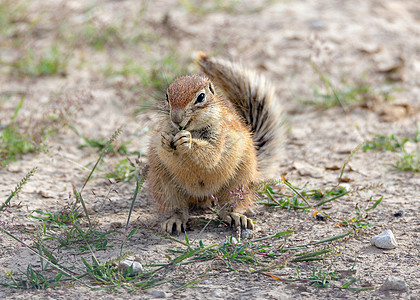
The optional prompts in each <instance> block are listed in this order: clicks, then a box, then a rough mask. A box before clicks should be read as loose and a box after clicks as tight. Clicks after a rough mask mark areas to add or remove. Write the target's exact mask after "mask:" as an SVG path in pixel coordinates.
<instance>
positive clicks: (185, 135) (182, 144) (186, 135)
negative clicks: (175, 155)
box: [173, 130, 191, 151]
mask: <svg viewBox="0 0 420 300" xmlns="http://www.w3.org/2000/svg"><path fill="white" fill-rule="evenodd" d="M173 144H174V146H175V149H177V150H180V151H186V150H190V149H191V133H190V132H189V131H187V130H181V131H180V132H178V133H177V134H176V135H175V136H174V139H173Z"/></svg>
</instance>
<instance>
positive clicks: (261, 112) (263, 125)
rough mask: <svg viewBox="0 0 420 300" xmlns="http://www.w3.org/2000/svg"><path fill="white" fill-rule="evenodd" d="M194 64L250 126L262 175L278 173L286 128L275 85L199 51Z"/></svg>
mask: <svg viewBox="0 0 420 300" xmlns="http://www.w3.org/2000/svg"><path fill="white" fill-rule="evenodd" d="M197 63H198V65H199V66H200V68H201V70H202V71H203V72H204V73H205V74H206V75H207V76H208V77H209V78H210V79H211V80H212V81H213V83H214V84H215V85H216V86H217V87H218V88H220V89H221V90H222V92H223V94H224V96H225V97H226V98H227V99H228V100H229V101H230V102H231V103H232V104H233V106H234V107H235V108H236V110H237V111H238V112H239V113H240V115H241V116H242V117H243V118H244V119H245V120H246V122H247V123H248V125H250V126H251V129H252V132H253V138H254V143H255V147H256V148H257V150H258V152H257V156H258V170H259V172H260V173H261V174H262V175H263V176H264V178H271V177H273V176H276V175H278V174H277V173H278V162H279V160H280V156H281V152H282V144H283V141H284V132H285V130H284V115H283V109H282V106H281V104H280V103H279V101H277V99H276V98H275V91H274V87H273V86H272V85H271V84H270V82H268V81H267V80H266V79H265V78H264V77H263V76H261V75H259V74H257V73H256V72H254V71H251V70H248V69H246V68H245V67H243V66H242V65H240V64H236V63H232V62H230V61H227V60H223V59H216V58H211V57H208V56H207V55H206V54H204V53H202V52H199V53H198V57H197Z"/></svg>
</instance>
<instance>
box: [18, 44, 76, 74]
mask: <svg viewBox="0 0 420 300" xmlns="http://www.w3.org/2000/svg"><path fill="white" fill-rule="evenodd" d="M67 63H68V57H67V56H66V55H65V54H64V53H62V52H61V51H60V50H59V48H58V46H52V47H51V48H49V49H48V50H47V51H46V52H45V53H43V54H41V55H37V54H36V53H35V52H34V51H33V50H32V49H29V50H28V51H27V53H26V54H25V55H23V56H22V57H20V58H19V60H17V61H16V62H15V63H14V67H15V69H16V71H17V73H18V74H19V75H24V76H31V77H36V76H43V75H65V74H66V68H67Z"/></svg>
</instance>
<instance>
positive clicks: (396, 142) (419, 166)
mask: <svg viewBox="0 0 420 300" xmlns="http://www.w3.org/2000/svg"><path fill="white" fill-rule="evenodd" d="M408 142H411V143H419V142H420V122H419V123H417V130H416V132H415V134H414V137H397V136H396V135H394V134H391V135H383V134H377V135H376V137H375V138H374V139H372V140H370V141H367V142H366V143H365V145H364V146H363V149H364V150H377V151H393V152H397V157H396V161H395V163H394V166H395V168H396V169H398V170H401V171H411V172H420V151H419V150H418V148H417V149H415V150H414V151H412V152H410V153H408V152H407V150H406V147H405V146H406V144H407V143H408Z"/></svg>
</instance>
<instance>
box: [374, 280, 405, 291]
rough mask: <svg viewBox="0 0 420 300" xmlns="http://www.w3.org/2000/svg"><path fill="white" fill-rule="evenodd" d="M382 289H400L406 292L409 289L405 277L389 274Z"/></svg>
mask: <svg viewBox="0 0 420 300" xmlns="http://www.w3.org/2000/svg"><path fill="white" fill-rule="evenodd" d="M380 289H381V290H382V291H400V292H405V291H407V290H408V286H407V283H406V282H405V281H404V279H402V278H400V277H396V276H389V277H388V278H387V279H386V280H385V282H384V283H383V284H382V286H381V288H380Z"/></svg>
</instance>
